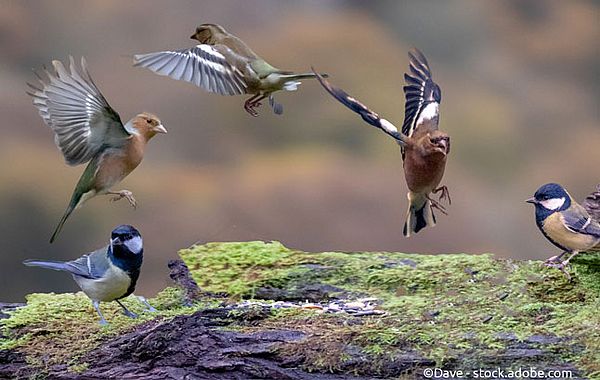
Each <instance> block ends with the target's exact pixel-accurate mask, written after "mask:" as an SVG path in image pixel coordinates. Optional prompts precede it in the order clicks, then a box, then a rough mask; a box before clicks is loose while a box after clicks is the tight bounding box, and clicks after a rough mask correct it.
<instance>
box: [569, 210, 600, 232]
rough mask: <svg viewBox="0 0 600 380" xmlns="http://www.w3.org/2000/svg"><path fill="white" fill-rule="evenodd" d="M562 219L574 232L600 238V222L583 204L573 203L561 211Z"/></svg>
mask: <svg viewBox="0 0 600 380" xmlns="http://www.w3.org/2000/svg"><path fill="white" fill-rule="evenodd" d="M561 221H562V222H563V224H564V225H565V227H566V228H567V229H569V230H571V231H572V232H576V233H580V234H586V235H592V236H595V237H598V238H600V224H599V223H598V222H597V221H596V220H594V219H592V218H591V217H590V215H589V214H588V213H587V212H586V211H585V209H584V208H583V207H582V206H579V205H573V207H572V208H570V209H567V210H565V211H563V212H562V213H561Z"/></svg>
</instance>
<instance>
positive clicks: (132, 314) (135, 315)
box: [123, 309, 138, 319]
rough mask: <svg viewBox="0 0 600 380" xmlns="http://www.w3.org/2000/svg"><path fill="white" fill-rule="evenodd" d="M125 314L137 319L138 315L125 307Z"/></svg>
mask: <svg viewBox="0 0 600 380" xmlns="http://www.w3.org/2000/svg"><path fill="white" fill-rule="evenodd" d="M123 314H124V315H125V316H127V317H129V318H131V319H136V318H137V317H138V315H137V314H136V313H134V312H133V311H130V310H127V309H123Z"/></svg>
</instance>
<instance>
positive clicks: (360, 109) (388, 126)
mask: <svg viewBox="0 0 600 380" xmlns="http://www.w3.org/2000/svg"><path fill="white" fill-rule="evenodd" d="M311 69H312V72H313V73H314V74H315V76H316V77H317V79H318V80H319V83H321V85H322V86H323V88H325V90H327V92H329V93H330V94H331V95H332V96H333V97H334V98H336V99H337V100H338V101H339V102H340V103H342V104H343V105H345V106H346V107H348V108H350V109H351V110H352V111H354V112H356V113H357V114H359V115H360V116H361V117H362V118H363V120H364V121H366V122H367V123H369V124H371V125H372V126H374V127H376V128H379V129H381V130H382V131H384V132H385V133H387V134H388V135H390V136H392V137H393V138H394V139H395V140H396V141H397V142H398V143H400V144H405V143H406V136H404V135H403V134H402V133H400V132H399V131H398V128H396V126H394V124H392V123H390V122H389V121H387V120H386V119H382V118H381V117H379V115H378V114H377V113H375V112H373V111H371V110H370V109H369V108H368V107H367V106H365V105H364V104H362V103H361V102H359V101H358V100H356V99H355V98H353V97H352V96H350V95H348V94H347V93H346V92H345V91H344V90H342V89H340V88H337V87H335V86H333V85H331V84H330V83H329V82H328V81H327V80H326V79H325V78H323V76H322V75H321V74H319V73H317V72H316V71H315V69H314V68H311Z"/></svg>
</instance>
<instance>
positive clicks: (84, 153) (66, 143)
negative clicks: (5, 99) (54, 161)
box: [27, 57, 130, 165]
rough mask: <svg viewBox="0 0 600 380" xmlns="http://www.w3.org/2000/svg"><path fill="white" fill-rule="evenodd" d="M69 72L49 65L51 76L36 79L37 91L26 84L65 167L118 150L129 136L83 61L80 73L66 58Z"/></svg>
mask: <svg viewBox="0 0 600 380" xmlns="http://www.w3.org/2000/svg"><path fill="white" fill-rule="evenodd" d="M69 61H70V72H69V71H67V70H66V69H65V67H64V66H63V64H62V62H60V61H52V65H53V66H54V71H55V72H54V73H52V72H49V71H48V70H46V69H44V72H45V74H46V76H47V77H46V78H42V77H41V76H39V75H38V78H39V80H40V84H41V86H40V87H37V86H34V85H32V84H30V83H28V85H29V87H31V89H32V90H33V91H28V92H27V93H28V94H29V95H31V96H32V97H33V104H34V105H35V106H36V107H37V109H38V110H39V113H40V116H41V117H42V119H44V122H45V123H46V124H47V125H48V126H49V127H50V128H52V130H53V131H54V133H55V137H54V141H55V142H56V145H57V146H58V147H59V148H60V150H61V152H62V153H63V155H64V156H65V160H66V161H67V164H69V165H79V164H83V163H85V162H88V161H89V160H90V159H92V157H94V156H95V155H96V153H98V152H99V151H100V150H102V149H104V148H106V147H107V146H121V145H122V144H123V143H124V142H125V140H126V139H128V138H129V136H130V134H129V133H128V132H127V131H126V130H125V127H124V126H123V123H122V122H121V118H120V117H119V114H118V113H117V112H115V110H113V109H112V108H111V106H110V105H109V104H108V102H107V101H106V99H105V98H104V96H103V95H102V93H101V92H100V90H98V87H96V84H95V83H94V81H93V80H92V77H91V76H90V74H89V72H88V70H87V64H86V61H85V59H84V58H83V57H82V58H81V71H79V69H78V67H76V65H75V62H74V61H73V57H69Z"/></svg>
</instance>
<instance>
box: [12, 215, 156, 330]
mask: <svg viewBox="0 0 600 380" xmlns="http://www.w3.org/2000/svg"><path fill="white" fill-rule="evenodd" d="M143 253H144V248H143V244H142V236H141V235H140V233H139V231H138V230H137V229H135V228H134V227H132V226H129V225H121V226H118V227H117V228H115V229H114V230H113V231H112V234H111V238H110V243H109V244H108V245H107V246H106V247H103V248H100V249H98V250H96V251H94V252H92V253H89V254H87V255H83V256H81V257H80V258H78V259H76V260H73V261H66V262H64V261H45V260H26V261H24V262H23V264H25V265H27V266H35V267H42V268H47V269H54V270H59V271H65V272H69V273H71V275H73V279H74V280H75V282H76V283H77V285H79V287H80V288H81V290H83V292H84V293H85V294H86V295H87V296H88V297H89V298H90V299H91V300H92V303H93V305H94V308H95V309H96V311H97V312H98V315H99V316H100V324H101V325H105V324H107V322H106V319H104V316H103V315H102V312H101V311H100V302H109V301H117V303H118V304H119V305H120V306H121V307H122V308H123V312H124V314H125V315H126V316H128V317H130V318H136V317H137V315H136V314H135V313H133V312H131V311H129V310H128V309H127V308H126V307H125V305H123V304H122V303H121V302H120V301H119V300H120V299H122V298H125V297H127V296H129V295H130V294H132V293H133V291H134V290H135V285H136V282H137V279H138V277H139V275H140V269H141V266H142V258H143ZM138 298H139V299H140V301H141V302H142V303H144V304H145V305H146V307H148V309H149V310H150V311H154V308H152V306H150V304H148V302H147V301H146V299H145V298H143V297H138Z"/></svg>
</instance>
